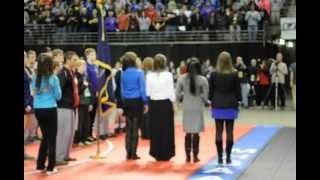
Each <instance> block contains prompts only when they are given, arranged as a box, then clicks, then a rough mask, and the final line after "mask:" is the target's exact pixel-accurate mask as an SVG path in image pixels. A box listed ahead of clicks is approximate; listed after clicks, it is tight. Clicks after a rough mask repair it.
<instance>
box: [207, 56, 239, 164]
mask: <svg viewBox="0 0 320 180" xmlns="http://www.w3.org/2000/svg"><path fill="white" fill-rule="evenodd" d="M209 99H210V100H211V106H212V117H213V118H214V119H215V123H216V146H217V151H218V163H219V164H222V163H223V159H222V156H223V141H222V133H223V129H224V124H225V126H226V131H227V142H226V155H227V159H226V162H227V164H231V151H232V146H233V126H234V120H235V119H237V118H238V113H239V110H238V102H239V101H241V88H240V81H239V78H238V75H237V72H236V70H235V69H234V68H233V66H232V60H231V56H230V54H229V53H228V52H222V53H220V54H219V56H218V61H217V66H216V71H215V72H213V73H212V74H211V77H210V80H209Z"/></svg>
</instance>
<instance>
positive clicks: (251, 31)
mask: <svg viewBox="0 0 320 180" xmlns="http://www.w3.org/2000/svg"><path fill="white" fill-rule="evenodd" d="M257 31H258V26H248V38H249V41H255V40H257Z"/></svg>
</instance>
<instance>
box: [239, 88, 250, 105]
mask: <svg viewBox="0 0 320 180" xmlns="http://www.w3.org/2000/svg"><path fill="white" fill-rule="evenodd" d="M240 86H241V97H242V103H243V105H244V106H245V107H248V96H249V90H250V86H249V84H248V83H241V84H240Z"/></svg>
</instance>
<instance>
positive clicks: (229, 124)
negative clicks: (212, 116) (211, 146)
mask: <svg viewBox="0 0 320 180" xmlns="http://www.w3.org/2000/svg"><path fill="white" fill-rule="evenodd" d="M215 122H216V146H217V151H218V158H219V159H222V152H223V141H222V133H223V129H224V124H225V125H226V130H227V143H226V144H227V146H226V154H227V158H230V155H231V150H232V146H233V127H234V120H233V119H232V120H231V119H228V120H223V119H216V121H215Z"/></svg>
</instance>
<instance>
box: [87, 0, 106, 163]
mask: <svg viewBox="0 0 320 180" xmlns="http://www.w3.org/2000/svg"><path fill="white" fill-rule="evenodd" d="M103 2H104V1H103V0H100V1H97V6H98V7H99V8H100V11H101V16H102V18H101V20H102V23H101V24H102V28H104V27H103V26H104V23H103V12H102V11H103V9H102V8H103V5H102V3H103ZM99 8H98V9H99ZM104 33H105V32H104V29H103V30H102V40H103V41H104V39H105V38H104V35H105V34H104ZM101 96H102V95H101V93H100V92H99V96H98V112H97V133H96V134H97V137H96V139H97V151H96V154H95V155H92V156H90V158H91V159H105V158H106V156H102V155H101V151H100V122H101V110H102V109H101Z"/></svg>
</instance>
